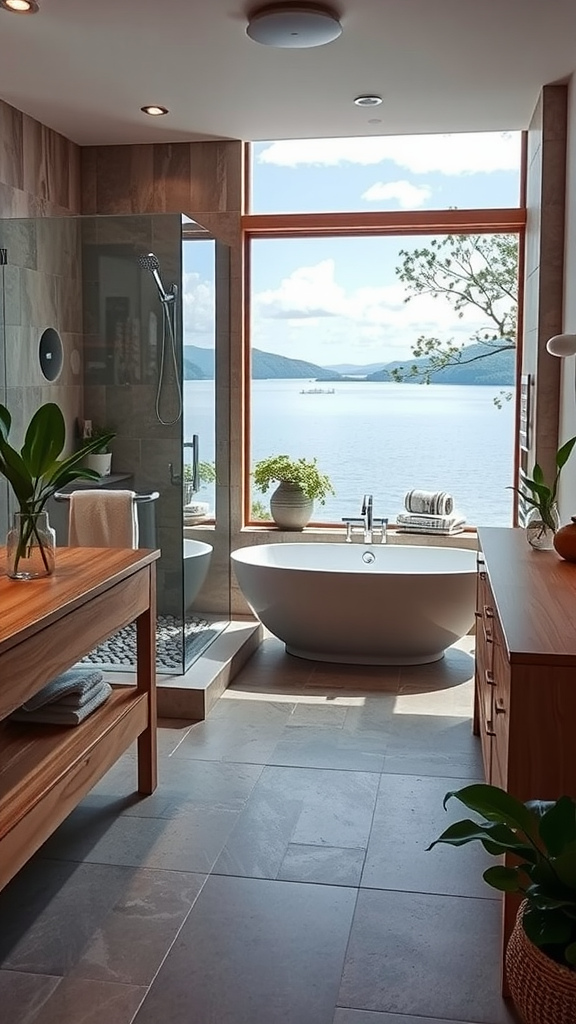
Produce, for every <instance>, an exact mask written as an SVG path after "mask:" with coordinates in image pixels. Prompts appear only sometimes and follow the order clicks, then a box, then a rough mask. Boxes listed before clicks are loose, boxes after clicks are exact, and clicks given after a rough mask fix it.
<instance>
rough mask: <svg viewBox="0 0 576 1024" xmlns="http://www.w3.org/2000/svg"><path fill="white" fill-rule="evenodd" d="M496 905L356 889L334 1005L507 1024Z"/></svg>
mask: <svg viewBox="0 0 576 1024" xmlns="http://www.w3.org/2000/svg"><path fill="white" fill-rule="evenodd" d="M500 927H501V911H500V905H499V902H498V901H497V900H483V899H470V898H465V897H454V896H431V895H428V894H425V895H422V894H420V893H403V892H390V891H380V890H366V889H363V890H361V892H360V894H359V896H358V903H357V906H356V912H355V914H354V921H353V925H352V931H351V935H350V942H349V945H348V951H347V954H346V962H345V964H344V971H343V976H342V985H341V988H340V992H339V994H338V1001H337V1005H338V1006H340V1007H350V1008H354V1009H365V1010H377V1011H379V1012H388V1013H396V1014H400V1015H401V1014H406V1015H410V1014H412V1016H416V1017H418V1016H422V1017H433V1018H434V1017H436V1018H438V1019H439V1020H444V1019H447V1020H462V1021H466V1020H467V1019H468V1020H469V1021H474V1022H475V1024H512V1022H513V1021H514V1017H513V1016H512V1011H511V1010H510V1009H509V1008H508V1006H507V1005H506V1003H505V1001H504V1000H503V999H502V997H501V995H500Z"/></svg>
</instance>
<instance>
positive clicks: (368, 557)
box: [362, 551, 376, 565]
mask: <svg viewBox="0 0 576 1024" xmlns="http://www.w3.org/2000/svg"><path fill="white" fill-rule="evenodd" d="M362 561H363V562H366V564H367V565H370V563H371V562H375V561H376V555H375V554H374V552H373V551H365V552H364V554H363V555H362Z"/></svg>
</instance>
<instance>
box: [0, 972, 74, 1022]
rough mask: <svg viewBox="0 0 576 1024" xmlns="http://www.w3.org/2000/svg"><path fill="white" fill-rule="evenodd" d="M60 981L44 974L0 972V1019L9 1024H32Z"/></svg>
mask: <svg viewBox="0 0 576 1024" xmlns="http://www.w3.org/2000/svg"><path fill="white" fill-rule="evenodd" d="M60 981H61V979H60V978H58V977H55V976H49V975H46V974H22V973H20V972H19V971H3V970H0V1006H1V1007H2V1018H3V1019H4V1020H5V1021H6V1022H9V1024H34V1022H35V1021H37V1020H38V1014H39V1013H40V1012H41V1010H42V1007H43V1006H44V1005H45V1004H46V1003H47V1002H48V1000H49V999H50V997H51V996H52V995H53V993H54V990H55V989H56V988H57V986H58V985H59V984H60Z"/></svg>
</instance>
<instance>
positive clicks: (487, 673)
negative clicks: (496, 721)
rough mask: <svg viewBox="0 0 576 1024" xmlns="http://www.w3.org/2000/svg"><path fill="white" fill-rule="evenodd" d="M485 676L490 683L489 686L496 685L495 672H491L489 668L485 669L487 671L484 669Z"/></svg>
mask: <svg viewBox="0 0 576 1024" xmlns="http://www.w3.org/2000/svg"><path fill="white" fill-rule="evenodd" d="M484 678H485V680H486V682H487V683H488V686H496V680H495V679H494V673H493V672H491V671H490V669H489V668H487V669H485V671H484ZM496 711H498V708H496Z"/></svg>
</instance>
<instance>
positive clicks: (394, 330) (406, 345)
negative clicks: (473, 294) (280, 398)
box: [252, 259, 483, 364]
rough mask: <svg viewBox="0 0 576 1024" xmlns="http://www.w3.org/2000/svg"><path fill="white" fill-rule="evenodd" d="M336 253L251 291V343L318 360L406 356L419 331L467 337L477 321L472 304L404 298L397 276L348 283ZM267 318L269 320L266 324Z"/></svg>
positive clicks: (462, 339)
mask: <svg viewBox="0 0 576 1024" xmlns="http://www.w3.org/2000/svg"><path fill="white" fill-rule="evenodd" d="M336 273H337V268H336V264H335V261H334V260H333V259H327V260H323V261H321V262H319V263H318V264H316V265H315V266H307V267H299V268H298V269H296V270H295V271H294V272H293V273H292V274H290V275H289V277H286V278H284V279H283V280H282V281H281V283H280V285H279V287H278V288H276V289H270V290H267V291H263V292H260V293H258V294H256V295H255V296H254V298H253V307H252V310H253V321H252V344H253V345H254V347H255V348H263V349H265V350H266V351H269V352H276V353H278V354H280V355H290V356H293V357H294V358H299V359H308V360H310V361H312V362H317V363H320V364H327V363H336V362H341V361H350V360H352V361H354V359H357V360H358V362H359V363H362V362H372V361H375V360H378V359H383V360H386V359H405V358H406V359H408V358H410V353H411V348H412V346H413V345H414V344H415V343H416V341H417V339H418V337H419V336H420V335H425V336H433V337H440V338H442V339H443V340H444V341H451V340H454V342H455V343H456V344H466V343H468V341H469V339H470V336H471V335H472V333H473V332H474V330H475V329H477V328H478V327H480V326H482V323H483V322H482V321H481V320H480V318H479V315H478V314H475V312H474V310H473V309H472V307H467V308H466V309H465V310H463V315H462V317H460V316H459V315H458V314H457V313H456V312H454V310H453V309H452V307H451V306H450V305H449V303H448V302H446V301H443V300H442V299H434V298H432V297H431V296H429V295H421V296H417V297H415V298H413V299H412V300H411V301H410V302H408V303H406V302H405V301H404V300H405V298H406V290H405V287H404V285H403V284H401V283H400V282H394V283H393V284H383V285H382V286H361V287H356V288H350V289H348V290H347V289H346V288H344V287H343V286H342V285H340V284H338V282H337V280H336ZM271 321H273V322H274V326H273V327H272V326H271Z"/></svg>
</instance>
